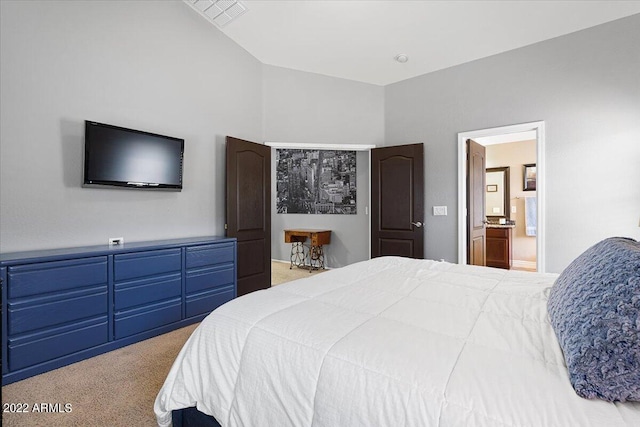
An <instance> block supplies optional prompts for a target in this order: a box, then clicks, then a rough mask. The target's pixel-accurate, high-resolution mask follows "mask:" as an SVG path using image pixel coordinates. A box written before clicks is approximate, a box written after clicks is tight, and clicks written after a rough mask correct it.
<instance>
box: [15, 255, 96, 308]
mask: <svg viewBox="0 0 640 427" xmlns="http://www.w3.org/2000/svg"><path fill="white" fill-rule="evenodd" d="M7 276H8V280H7V281H8V282H9V287H8V290H9V295H8V297H9V298H20V297H25V296H29V295H40V294H44V293H48V292H57V291H61V290H66V289H74V288H80V287H85V286H92V285H98V284H103V283H104V284H106V283H107V257H94V258H83V259H78V260H69V261H56V262H41V263H36V264H27V265H21V266H15V267H13V266H11V267H9V272H8V275H7Z"/></svg>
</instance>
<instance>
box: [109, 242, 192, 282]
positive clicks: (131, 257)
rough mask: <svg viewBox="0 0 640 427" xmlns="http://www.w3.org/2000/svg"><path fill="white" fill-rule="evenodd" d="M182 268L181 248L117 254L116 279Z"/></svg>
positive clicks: (151, 274)
mask: <svg viewBox="0 0 640 427" xmlns="http://www.w3.org/2000/svg"><path fill="white" fill-rule="evenodd" d="M181 268H182V257H181V250H180V249H179V248H176V249H163V250H157V251H145V252H140V253H130V254H121V255H116V256H115V261H114V277H115V280H116V281H120V280H129V279H134V278H137V277H149V276H154V275H158V274H163V273H169V272H173V271H180V269H181Z"/></svg>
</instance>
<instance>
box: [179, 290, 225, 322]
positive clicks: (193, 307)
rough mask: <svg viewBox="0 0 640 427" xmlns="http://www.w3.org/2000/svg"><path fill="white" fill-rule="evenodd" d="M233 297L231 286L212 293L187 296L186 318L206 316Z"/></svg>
mask: <svg viewBox="0 0 640 427" xmlns="http://www.w3.org/2000/svg"><path fill="white" fill-rule="evenodd" d="M233 297H234V287H233V285H228V286H224V287H221V288H217V289H215V290H214V291H209V292H202V293H198V294H194V295H189V296H187V298H186V305H187V317H192V316H197V315H199V314H208V313H211V312H212V311H213V310H215V309H216V308H218V307H219V306H221V305H222V304H224V303H225V302H227V301H231V300H232V299H233Z"/></svg>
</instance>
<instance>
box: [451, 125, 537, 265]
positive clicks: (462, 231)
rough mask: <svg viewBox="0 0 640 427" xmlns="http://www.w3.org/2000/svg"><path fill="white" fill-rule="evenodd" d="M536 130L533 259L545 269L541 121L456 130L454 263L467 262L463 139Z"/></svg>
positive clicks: (465, 166)
mask: <svg viewBox="0 0 640 427" xmlns="http://www.w3.org/2000/svg"><path fill="white" fill-rule="evenodd" d="M527 131H535V132H536V157H537V159H536V175H537V177H536V181H537V182H536V197H537V199H538V200H537V207H538V212H537V215H538V218H537V232H536V234H537V236H536V239H537V240H536V258H537V259H536V262H537V266H538V271H539V272H545V257H544V255H545V250H544V248H545V231H546V227H545V215H544V212H545V184H546V179H545V164H544V163H545V162H544V159H545V157H544V122H543V121H539V122H531V123H522V124H517V125H510V126H502V127H497V128H490V129H481V130H474V131H469V132H460V133H458V263H459V264H466V263H467V172H466V171H467V149H466V141H467V139H474V138H482V137H488V136H496V135H502V134H507V133H516V132H527Z"/></svg>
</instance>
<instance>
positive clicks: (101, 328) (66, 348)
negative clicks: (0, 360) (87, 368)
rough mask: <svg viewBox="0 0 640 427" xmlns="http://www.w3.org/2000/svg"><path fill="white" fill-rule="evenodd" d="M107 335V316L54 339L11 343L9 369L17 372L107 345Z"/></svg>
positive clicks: (35, 337) (11, 341)
mask: <svg viewBox="0 0 640 427" xmlns="http://www.w3.org/2000/svg"><path fill="white" fill-rule="evenodd" d="M67 329H68V328H67ZM107 333H108V324H107V318H106V316H104V317H103V318H101V319H98V320H94V321H92V322H85V325H83V326H82V327H76V328H75V329H71V330H66V331H64V332H61V333H59V334H55V335H50V336H46V337H42V338H38V336H37V335H34V336H32V337H29V338H26V339H16V340H13V339H9V369H10V370H12V371H15V370H17V369H22V368H26V367H28V366H32V365H36V364H38V363H42V362H48V361H50V360H52V359H55V358H57V357H61V356H66V355H68V354H72V353H75V352H77V351H80V350H84V349H87V348H91V347H94V346H97V345H100V344H103V343H106V342H107Z"/></svg>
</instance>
